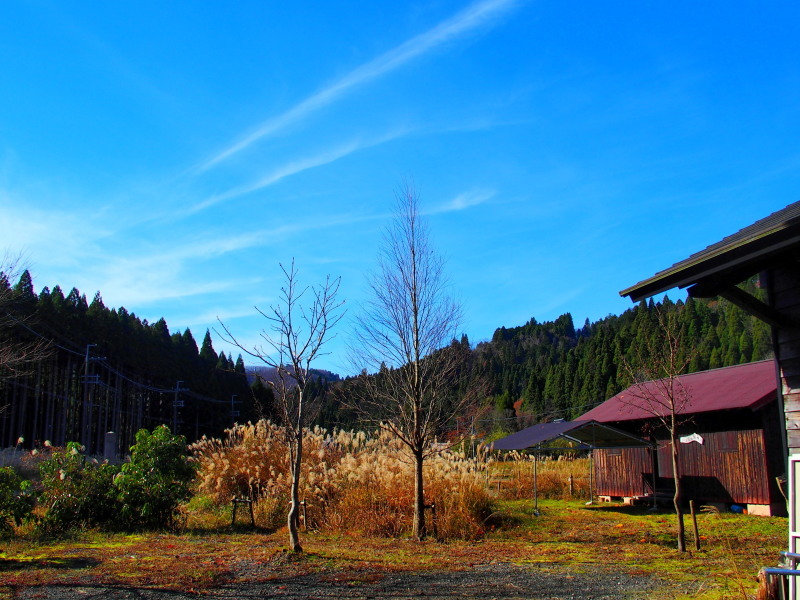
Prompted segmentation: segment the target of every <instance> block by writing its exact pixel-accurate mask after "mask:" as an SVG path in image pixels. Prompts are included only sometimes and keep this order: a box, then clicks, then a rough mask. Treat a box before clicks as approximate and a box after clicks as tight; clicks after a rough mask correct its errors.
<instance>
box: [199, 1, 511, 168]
mask: <svg viewBox="0 0 800 600" xmlns="http://www.w3.org/2000/svg"><path fill="white" fill-rule="evenodd" d="M517 2H518V0H484V1H483V2H476V3H475V4H472V5H471V6H469V7H468V8H466V9H465V10H463V11H462V12H460V13H458V14H457V15H455V16H454V17H452V18H450V19H448V20H446V21H444V22H442V23H440V24H439V25H437V26H436V27H434V28H433V29H430V30H428V31H426V32H425V33H422V34H420V35H418V36H416V37H414V38H411V39H410V40H408V41H407V42H404V43H402V44H401V45H399V46H397V47H396V48H393V49H392V50H390V51H388V52H386V53H385V54H382V55H381V56H379V57H377V58H375V59H374V60H371V61H370V62H368V63H366V64H364V65H361V66H360V67H357V68H356V69H354V70H353V71H351V72H350V73H348V74H347V75H345V76H344V77H343V78H342V79H340V80H339V81H337V82H335V83H334V84H332V85H330V86H329V87H327V88H325V89H323V90H321V91H319V92H317V93H316V94H314V95H312V96H309V97H308V98H306V99H305V100H303V101H302V102H300V103H299V104H296V105H295V106H293V107H292V108H290V109H289V110H287V111H286V112H284V113H282V114H280V115H278V116H276V117H273V118H271V119H268V120H267V121H265V122H264V123H262V124H261V125H260V126H259V127H258V128H257V129H256V130H255V131H253V132H252V133H250V134H249V135H247V136H245V137H244V138H242V139H241V140H239V141H238V142H236V143H235V144H232V145H231V146H229V147H227V148H225V149H224V150H223V151H222V152H220V153H218V154H217V155H216V156H214V157H213V158H211V159H210V160H208V161H207V162H205V163H204V164H202V165H200V167H198V171H199V172H203V171H206V170H208V169H210V168H211V167H213V166H214V165H216V164H218V163H220V162H222V161H224V160H226V159H227V158H229V157H230V156H233V155H234V154H236V153H238V152H241V151H242V150H244V149H245V148H247V147H249V146H250V145H252V144H253V143H255V142H257V141H258V140H260V139H262V138H264V137H266V136H268V135H270V134H272V133H275V132H276V131H278V130H280V129H283V128H284V127H286V126H287V125H290V124H291V123H294V122H296V121H299V120H301V119H303V118H304V117H306V116H307V115H309V114H311V113H313V112H315V111H317V110H319V109H320V108H322V107H324V106H327V105H328V104H331V103H332V102H333V101H334V100H336V99H337V98H339V97H340V96H342V95H343V94H344V93H345V92H347V91H348V90H350V89H351V88H353V87H356V86H358V85H361V84H363V83H366V82H368V81H371V80H373V79H376V78H378V77H380V76H382V75H385V74H386V73H389V72H391V71H393V70H395V69H397V68H399V67H400V66H402V65H404V64H406V63H407V62H409V61H410V60H412V59H414V58H416V57H418V56H420V55H421V54H424V53H425V52H428V51H430V50H432V49H434V48H436V47H437V46H440V45H442V44H444V43H445V42H448V41H450V40H452V39H454V38H457V37H458V36H461V35H464V34H465V33H467V32H469V31H472V30H474V29H477V28H479V27H481V26H484V25H486V24H489V23H490V22H491V21H492V20H493V19H495V18H497V17H498V16H500V14H501V13H502V12H503V11H505V10H507V9H508V8H510V7H511V6H513V5H514V4H516V3H517Z"/></svg>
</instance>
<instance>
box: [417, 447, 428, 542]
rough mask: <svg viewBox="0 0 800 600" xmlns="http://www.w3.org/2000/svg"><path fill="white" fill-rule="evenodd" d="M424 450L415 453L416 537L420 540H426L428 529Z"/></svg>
mask: <svg viewBox="0 0 800 600" xmlns="http://www.w3.org/2000/svg"><path fill="white" fill-rule="evenodd" d="M424 457H425V455H424V454H423V452H422V450H417V451H415V452H414V531H413V533H414V537H415V538H416V539H418V540H423V539H425V536H426V535H427V533H428V532H427V528H426V527H425V488H424V483H423V479H422V467H423V463H424Z"/></svg>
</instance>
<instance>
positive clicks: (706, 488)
mask: <svg viewBox="0 0 800 600" xmlns="http://www.w3.org/2000/svg"><path fill="white" fill-rule="evenodd" d="M700 435H701V436H702V437H703V444H698V443H696V442H692V443H690V444H681V445H680V452H679V455H678V456H679V460H680V465H681V469H682V477H681V479H682V482H683V483H684V492H685V497H686V498H687V499H689V498H691V499H695V500H704V501H708V502H735V503H741V504H771V503H773V502H778V498H776V497H774V492H773V486H772V482H771V478H770V473H769V469H768V467H767V455H766V445H765V442H764V432H763V430H761V429H748V430H744V431H721V432H716V433H701V434H700ZM670 453H671V451H670V447H669V444H667V443H662V444H660V445H659V449H658V475H659V477H661V478H664V479H673V477H674V476H673V473H672V458H671V454H670Z"/></svg>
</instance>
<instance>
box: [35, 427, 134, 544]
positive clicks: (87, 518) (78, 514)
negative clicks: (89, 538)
mask: <svg viewBox="0 0 800 600" xmlns="http://www.w3.org/2000/svg"><path fill="white" fill-rule="evenodd" d="M82 451H83V448H82V446H81V445H80V444H78V443H77V442H68V443H67V446H66V448H54V449H53V450H52V452H51V454H50V457H49V458H47V459H46V460H44V461H42V462H41V464H40V465H39V473H40V475H41V478H42V492H41V495H40V496H39V501H40V503H41V504H42V505H43V506H44V507H45V509H46V512H45V514H44V517H43V519H42V521H41V523H40V527H41V528H42V529H43V530H45V531H47V532H54V531H64V530H70V529H76V528H84V527H95V526H103V525H106V524H107V523H108V522H110V521H111V519H113V518H115V516H116V514H117V500H116V491H115V489H114V477H115V476H116V475H117V473H118V471H119V470H118V468H117V467H115V466H114V465H110V464H108V463H99V462H98V461H97V460H95V459H88V458H86V456H84V455H83V453H82Z"/></svg>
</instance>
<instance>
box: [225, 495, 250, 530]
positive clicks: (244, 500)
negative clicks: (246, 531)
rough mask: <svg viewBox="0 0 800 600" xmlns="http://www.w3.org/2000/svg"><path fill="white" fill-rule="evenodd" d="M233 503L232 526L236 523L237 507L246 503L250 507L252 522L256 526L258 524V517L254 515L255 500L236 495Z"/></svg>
mask: <svg viewBox="0 0 800 600" xmlns="http://www.w3.org/2000/svg"><path fill="white" fill-rule="evenodd" d="M231 504H232V505H233V511H232V513H231V527H233V526H234V525H236V509H237V508H239V505H240V504H246V505H248V507H249V508H250V524H251V525H252V526H253V527H255V526H256V518H255V515H253V501H252V500H251V499H250V498H237V497H235V496H234V498H233V500H231Z"/></svg>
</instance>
